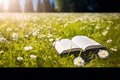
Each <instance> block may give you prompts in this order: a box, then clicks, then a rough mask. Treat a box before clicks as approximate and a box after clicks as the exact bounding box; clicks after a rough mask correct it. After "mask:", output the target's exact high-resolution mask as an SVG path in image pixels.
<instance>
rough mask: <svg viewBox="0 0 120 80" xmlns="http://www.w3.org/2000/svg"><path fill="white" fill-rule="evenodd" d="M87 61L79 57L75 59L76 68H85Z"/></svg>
mask: <svg viewBox="0 0 120 80" xmlns="http://www.w3.org/2000/svg"><path fill="white" fill-rule="evenodd" d="M84 64H85V61H84V60H83V59H82V58H81V57H77V58H75V59H74V65H76V66H83V65H84Z"/></svg>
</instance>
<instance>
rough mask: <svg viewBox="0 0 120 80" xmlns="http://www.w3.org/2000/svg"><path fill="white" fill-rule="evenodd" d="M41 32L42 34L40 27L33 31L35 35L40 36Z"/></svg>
mask: <svg viewBox="0 0 120 80" xmlns="http://www.w3.org/2000/svg"><path fill="white" fill-rule="evenodd" d="M39 34H40V30H39V29H37V30H35V31H33V33H32V35H33V36H39Z"/></svg>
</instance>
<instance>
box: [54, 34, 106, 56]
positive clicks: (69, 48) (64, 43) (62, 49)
mask: <svg viewBox="0 0 120 80" xmlns="http://www.w3.org/2000/svg"><path fill="white" fill-rule="evenodd" d="M53 47H54V48H55V50H56V51H57V52H58V54H64V53H69V52H80V51H82V52H86V51H91V50H95V49H104V48H105V47H104V46H102V45H101V44H100V43H98V42H96V41H94V40H92V39H90V38H88V37H87V36H75V37H73V38H72V39H71V40H70V39H61V40H58V41H55V42H54V43H53Z"/></svg>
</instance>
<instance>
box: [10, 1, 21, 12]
mask: <svg viewBox="0 0 120 80" xmlns="http://www.w3.org/2000/svg"><path fill="white" fill-rule="evenodd" d="M8 12H21V6H20V1H19V0H11V1H10V4H9V8H8Z"/></svg>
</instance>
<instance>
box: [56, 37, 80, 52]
mask: <svg viewBox="0 0 120 80" xmlns="http://www.w3.org/2000/svg"><path fill="white" fill-rule="evenodd" d="M54 46H55V49H56V50H57V52H58V53H59V54H61V53H66V52H69V51H70V50H74V51H77V50H79V51H80V48H79V46H77V45H76V44H75V43H74V42H72V41H71V40H69V39H62V40H60V41H56V43H55V45H54Z"/></svg>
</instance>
